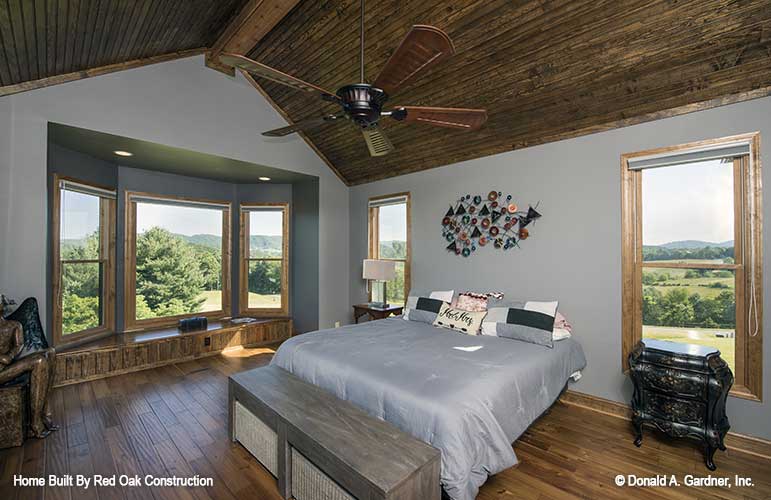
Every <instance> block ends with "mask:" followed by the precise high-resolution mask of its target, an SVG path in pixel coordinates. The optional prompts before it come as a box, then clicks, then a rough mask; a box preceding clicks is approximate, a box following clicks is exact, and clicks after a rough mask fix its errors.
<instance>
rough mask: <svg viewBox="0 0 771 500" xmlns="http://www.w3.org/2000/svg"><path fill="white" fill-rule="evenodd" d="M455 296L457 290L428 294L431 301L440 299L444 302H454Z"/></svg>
mask: <svg viewBox="0 0 771 500" xmlns="http://www.w3.org/2000/svg"><path fill="white" fill-rule="evenodd" d="M454 296H455V290H446V291H434V292H431V293H430V294H428V297H429V298H430V299H439V300H441V301H442V302H452V298H453V297H454Z"/></svg>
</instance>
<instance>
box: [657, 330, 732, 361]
mask: <svg viewBox="0 0 771 500" xmlns="http://www.w3.org/2000/svg"><path fill="white" fill-rule="evenodd" d="M729 331H731V330H729V329H725V328H677V327H671V326H648V325H643V338H646V339H656V340H668V341H670V342H680V343H683V344H697V345H706V346H709V347H715V348H717V349H719V350H720V355H721V357H722V358H723V359H724V360H725V362H726V363H728V366H730V367H731V370H732V371H733V369H734V361H735V354H736V347H735V344H734V339H724V338H718V337H715V334H716V333H717V332H722V333H725V332H729Z"/></svg>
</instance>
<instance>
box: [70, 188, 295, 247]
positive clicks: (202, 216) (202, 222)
mask: <svg viewBox="0 0 771 500" xmlns="http://www.w3.org/2000/svg"><path fill="white" fill-rule="evenodd" d="M62 211H63V213H64V214H65V217H63V219H62V238H64V239H81V238H84V237H86V236H88V235H89V234H92V233H93V232H94V231H96V230H97V228H98V227H99V199H98V198H97V197H96V196H91V195H85V194H80V193H75V192H72V191H64V192H63V193H62ZM250 217H251V218H250V223H249V225H250V227H251V229H252V231H251V232H252V234H262V235H272V236H276V235H281V233H282V219H281V213H280V212H252V213H251V214H250ZM153 226H159V227H162V228H164V229H167V230H169V231H171V232H173V233H176V234H184V235H186V236H192V235H194V234H213V235H217V236H221V235H222V212H221V211H219V210H215V209H207V208H195V207H180V206H173V205H159V204H154V203H137V232H138V233H143V232H144V231H146V230H147V229H149V228H151V227H153Z"/></svg>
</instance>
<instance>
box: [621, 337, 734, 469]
mask: <svg viewBox="0 0 771 500" xmlns="http://www.w3.org/2000/svg"><path fill="white" fill-rule="evenodd" d="M629 373H630V376H631V377H632V382H633V383H634V396H633V397H632V424H633V425H634V429H635V432H636V434H637V435H636V438H635V442H634V444H635V445H636V446H640V445H641V444H642V429H643V426H644V425H645V424H650V425H652V426H654V427H657V428H658V429H659V430H661V431H663V432H665V433H667V434H668V435H670V436H672V437H689V438H695V439H699V440H701V441H703V442H704V443H705V444H706V450H705V453H704V461H705V463H706V465H707V468H708V469H709V470H715V468H716V467H715V463H714V462H713V460H712V459H713V456H714V454H715V451H716V450H718V449H720V450H725V445H724V444H723V438H724V437H725V435H726V433H727V432H728V429H729V428H730V425H729V423H728V417H727V416H726V412H725V403H726V398H727V396H728V391H729V390H730V389H731V385H732V384H733V382H734V376H733V374H732V373H731V369H730V368H729V367H728V365H727V364H726V362H725V361H724V360H723V359H722V358H721V357H720V351H718V350H717V349H715V348H712V347H705V346H698V345H691V344H679V343H675V342H665V341H660V340H651V339H644V340H642V341H641V342H639V343H638V344H637V346H636V347H635V348H634V350H633V351H632V352H631V353H629Z"/></svg>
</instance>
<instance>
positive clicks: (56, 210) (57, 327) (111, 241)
mask: <svg viewBox="0 0 771 500" xmlns="http://www.w3.org/2000/svg"><path fill="white" fill-rule="evenodd" d="M60 181H71V182H76V183H78V184H83V185H85V186H91V187H94V188H97V189H105V190H113V188H110V187H106V186H100V185H97V184H94V183H91V182H85V181H82V180H80V179H75V178H72V177H66V176H62V175H58V174H54V176H53V182H54V188H53V199H52V203H51V210H52V214H51V245H52V246H51V261H52V270H51V280H52V286H51V297H52V301H53V307H52V313H53V319H52V323H51V324H52V330H53V336H52V337H53V345H54V346H56V347H62V346H66V345H69V344H73V343H76V342H82V341H84V340H87V339H90V338H95V337H102V336H105V335H109V334H111V333H114V332H115V252H116V250H115V224H116V221H117V216H116V206H117V200H115V199H110V198H101V197H100V198H99V212H100V213H99V230H100V235H99V238H100V245H99V248H100V253H102V255H100V257H99V259H89V260H85V261H67V262H69V263H77V262H81V263H101V264H102V297H101V299H102V318H101V319H102V321H101V323H100V324H99V325H98V326H96V327H93V328H89V329H86V330H83V331H80V332H75V333H69V334H64V332H63V331H62V321H63V312H62V298H63V297H62V271H63V269H64V266H63V265H62V261H61V253H60V250H61V227H62V226H61V207H62V189H61V187H60V186H59V184H60ZM105 253H106V255H104V254H105ZM67 262H65V264H66V263H67Z"/></svg>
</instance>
